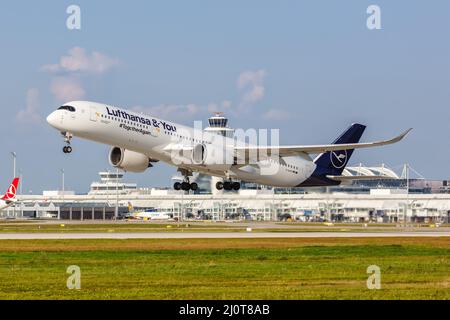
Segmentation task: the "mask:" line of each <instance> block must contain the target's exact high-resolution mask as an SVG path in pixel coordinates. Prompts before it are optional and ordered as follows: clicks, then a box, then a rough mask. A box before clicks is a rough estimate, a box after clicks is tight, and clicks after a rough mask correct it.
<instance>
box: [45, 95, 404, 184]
mask: <svg viewBox="0 0 450 320" xmlns="http://www.w3.org/2000/svg"><path fill="white" fill-rule="evenodd" d="M47 122H48V123H49V124H50V125H51V126H52V127H54V128H55V129H57V130H58V131H60V132H61V134H62V136H63V138H64V140H65V143H66V145H65V146H64V148H63V152H64V153H71V152H72V147H71V140H72V138H73V137H79V138H82V139H87V140H91V141H94V142H98V143H102V144H106V145H110V146H111V149H110V152H109V162H110V164H111V165H113V166H114V167H117V168H119V169H122V170H124V171H129V172H144V171H145V170H147V169H148V168H151V167H153V166H154V164H155V163H156V162H158V161H162V162H165V163H168V164H170V165H173V166H176V167H177V168H178V171H179V172H180V173H181V175H183V177H184V178H183V181H182V182H175V184H174V186H173V187H174V189H175V190H183V191H189V190H193V191H195V190H197V189H198V185H197V183H195V182H192V183H191V182H190V177H192V175H193V173H194V172H199V173H204V174H207V175H210V176H216V177H219V178H222V179H223V181H218V182H217V183H216V188H217V189H218V190H222V189H224V190H226V191H230V190H236V191H237V190H239V189H240V187H241V185H240V182H239V181H246V182H253V183H258V184H262V185H269V186H273V187H314V186H334V185H339V184H341V183H346V182H348V181H349V180H350V179H351V180H357V179H368V178H369V177H367V176H351V177H348V176H345V175H342V172H343V170H344V168H345V166H346V164H347V163H348V161H349V159H350V157H351V155H352V153H353V151H354V150H355V149H359V148H370V147H377V146H383V145H388V144H393V143H396V142H398V141H400V140H402V139H403V138H404V137H405V136H406V135H407V134H408V133H409V132H410V131H411V130H412V129H408V130H406V131H405V132H403V133H402V134H400V135H399V136H397V137H395V138H392V139H388V140H380V141H375V142H365V143H359V140H360V138H361V136H362V134H363V132H364V130H365V128H366V126H364V125H362V124H358V123H355V124H352V125H351V126H350V127H349V128H348V129H347V130H345V131H344V132H343V133H342V134H341V135H340V136H339V137H338V138H337V139H336V140H335V141H334V142H333V143H332V144H324V145H294V146H261V145H256V144H250V143H246V142H242V141H240V140H238V139H235V138H232V137H225V136H222V135H219V134H215V133H211V132H206V131H204V130H202V129H201V128H200V129H198V128H192V127H187V126H184V125H180V124H177V123H173V122H170V121H166V120H162V119H158V118H156V117H153V116H150V115H144V114H141V113H138V112H134V111H130V110H125V109H122V108H119V107H115V106H111V105H106V104H102V103H96V102H90V101H71V102H67V103H65V104H63V105H62V106H61V107H59V108H58V109H57V110H55V111H53V112H52V113H51V114H50V115H48V117H47ZM312 154H317V156H316V157H315V158H314V159H312V158H311V155H312ZM370 179H373V177H370Z"/></svg>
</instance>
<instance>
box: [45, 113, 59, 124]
mask: <svg viewBox="0 0 450 320" xmlns="http://www.w3.org/2000/svg"><path fill="white" fill-rule="evenodd" d="M55 113H56V112H55V111H53V112H52V113H50V114H49V115H48V117H47V123H48V124H49V125H51V126H52V127H56V123H57V120H56V118H57V116H56V114H55Z"/></svg>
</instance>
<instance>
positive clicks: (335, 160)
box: [330, 150, 347, 169]
mask: <svg viewBox="0 0 450 320" xmlns="http://www.w3.org/2000/svg"><path fill="white" fill-rule="evenodd" d="M330 160H331V164H332V165H333V167H335V168H336V169H341V168H343V167H344V166H345V164H346V163H347V150H342V151H331V152H330Z"/></svg>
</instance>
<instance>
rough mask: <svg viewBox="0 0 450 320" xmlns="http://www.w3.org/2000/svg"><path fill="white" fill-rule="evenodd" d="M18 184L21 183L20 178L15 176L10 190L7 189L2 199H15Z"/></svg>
mask: <svg viewBox="0 0 450 320" xmlns="http://www.w3.org/2000/svg"><path fill="white" fill-rule="evenodd" d="M18 185H19V178H14V180H13V182H12V183H11V185H10V186H9V188H8V191H6V193H5V195H4V196H3V198H2V200H13V199H14V198H15V197H16V193H17V186H18Z"/></svg>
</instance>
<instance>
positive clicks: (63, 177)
mask: <svg viewBox="0 0 450 320" xmlns="http://www.w3.org/2000/svg"><path fill="white" fill-rule="evenodd" d="M61 176H62V190H61V191H62V195H63V196H64V191H65V187H66V186H65V172H64V168H63V169H61Z"/></svg>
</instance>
